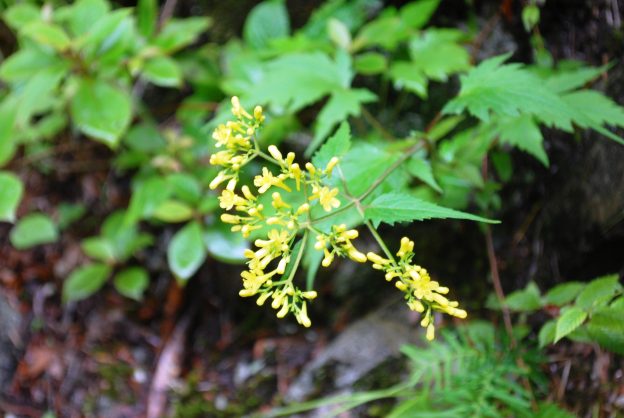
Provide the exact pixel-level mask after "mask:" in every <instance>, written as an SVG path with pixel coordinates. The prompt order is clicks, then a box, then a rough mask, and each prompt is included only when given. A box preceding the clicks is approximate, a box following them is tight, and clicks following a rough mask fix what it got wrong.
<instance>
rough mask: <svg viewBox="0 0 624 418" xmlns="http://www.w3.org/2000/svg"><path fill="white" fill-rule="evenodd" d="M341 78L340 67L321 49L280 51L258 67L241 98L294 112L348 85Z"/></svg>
mask: <svg viewBox="0 0 624 418" xmlns="http://www.w3.org/2000/svg"><path fill="white" fill-rule="evenodd" d="M343 78H344V76H343V70H342V68H341V67H340V66H339V65H338V63H337V62H335V61H332V60H331V59H330V58H329V57H328V56H327V55H326V54H324V53H321V52H313V53H297V54H289V55H284V56H281V57H279V58H277V59H275V60H273V61H270V62H268V63H267V64H265V65H264V67H262V69H261V73H260V74H258V77H257V80H255V84H253V85H250V86H248V88H247V91H246V92H245V93H246V94H245V95H244V98H245V99H246V102H248V103H254V104H255V103H258V104H265V103H269V104H271V105H274V106H276V107H280V108H286V109H288V110H289V111H290V112H296V111H298V110H300V109H301V108H303V107H305V106H307V105H309V104H312V103H314V102H316V101H317V100H320V99H321V98H322V97H324V96H326V95H328V94H331V93H333V92H334V91H335V90H343V89H344V88H347V87H349V86H348V84H346V85H345V83H344V82H343Z"/></svg>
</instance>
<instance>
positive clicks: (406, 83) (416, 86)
mask: <svg viewBox="0 0 624 418" xmlns="http://www.w3.org/2000/svg"><path fill="white" fill-rule="evenodd" d="M389 76H390V79H391V80H392V82H393V83H394V88H396V89H398V90H402V89H405V90H407V91H411V92H412V93H414V94H416V95H418V96H420V97H422V98H426V97H427V87H428V85H429V81H428V80H427V77H426V76H425V74H424V73H423V72H422V71H421V69H420V67H419V66H418V65H416V64H415V63H414V62H409V61H395V62H394V63H393V64H392V65H391V66H390V72H389Z"/></svg>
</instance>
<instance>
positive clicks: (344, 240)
mask: <svg viewBox="0 0 624 418" xmlns="http://www.w3.org/2000/svg"><path fill="white" fill-rule="evenodd" d="M358 235H359V234H358V231H357V230H355V229H350V230H347V226H346V225H345V224H342V225H333V226H332V232H331V233H330V234H319V235H317V236H316V244H314V248H315V249H317V250H319V251H323V252H324V253H325V257H324V258H323V261H322V262H321V265H322V266H323V267H329V265H330V264H331V263H332V261H334V256H335V255H338V256H339V257H348V258H350V259H351V260H353V261H357V262H358V263H365V262H366V256H365V255H364V254H362V253H361V252H359V251H358V250H357V249H356V248H355V247H354V246H353V243H352V242H351V240H353V239H355V238H357V237H358ZM328 247H329V248H328Z"/></svg>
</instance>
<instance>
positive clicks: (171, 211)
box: [152, 200, 193, 223]
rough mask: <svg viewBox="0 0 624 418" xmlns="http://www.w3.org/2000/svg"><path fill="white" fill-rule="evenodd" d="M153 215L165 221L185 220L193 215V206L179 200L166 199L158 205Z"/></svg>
mask: <svg viewBox="0 0 624 418" xmlns="http://www.w3.org/2000/svg"><path fill="white" fill-rule="evenodd" d="M152 216H153V217H154V218H155V219H158V220H159V221H163V222H169V223H177V222H184V221H188V220H189V219H191V218H192V217H193V208H191V207H190V206H188V205H187V204H185V203H182V202H179V201H177V200H165V201H164V202H162V203H161V204H160V205H158V207H157V208H156V209H155V210H154V213H153V214H152Z"/></svg>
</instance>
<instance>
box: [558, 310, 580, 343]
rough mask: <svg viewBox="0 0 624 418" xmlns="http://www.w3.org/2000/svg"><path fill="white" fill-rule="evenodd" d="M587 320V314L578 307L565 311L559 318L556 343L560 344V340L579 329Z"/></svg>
mask: <svg viewBox="0 0 624 418" xmlns="http://www.w3.org/2000/svg"><path fill="white" fill-rule="evenodd" d="M586 318H587V312H585V311H584V310H582V309H581V308H579V307H576V306H573V307H571V308H569V309H566V310H565V311H563V312H562V313H561V316H560V317H559V318H557V325H556V328H555V340H554V341H555V342H558V341H559V340H560V339H562V338H563V337H565V336H566V335H568V334H570V333H571V332H572V331H574V330H575V329H577V328H578V327H579V326H581V324H582V323H583V321H585V319H586Z"/></svg>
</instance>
